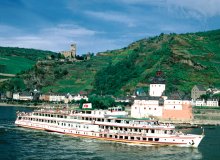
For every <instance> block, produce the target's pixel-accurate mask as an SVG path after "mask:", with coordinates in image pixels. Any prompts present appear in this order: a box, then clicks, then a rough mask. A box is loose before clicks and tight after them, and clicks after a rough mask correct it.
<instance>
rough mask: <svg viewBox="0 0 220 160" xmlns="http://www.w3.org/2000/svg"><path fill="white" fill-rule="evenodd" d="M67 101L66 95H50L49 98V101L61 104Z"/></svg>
mask: <svg viewBox="0 0 220 160" xmlns="http://www.w3.org/2000/svg"><path fill="white" fill-rule="evenodd" d="M64 100H65V96H64V95H50V96H49V101H50V102H61V101H64Z"/></svg>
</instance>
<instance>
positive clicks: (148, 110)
mask: <svg viewBox="0 0 220 160" xmlns="http://www.w3.org/2000/svg"><path fill="white" fill-rule="evenodd" d="M162 114H163V106H159V100H134V104H133V105H132V106H131V116H132V117H135V118H142V117H150V116H157V117H161V116H162Z"/></svg>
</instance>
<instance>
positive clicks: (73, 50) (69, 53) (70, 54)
mask: <svg viewBox="0 0 220 160" xmlns="http://www.w3.org/2000/svg"><path fill="white" fill-rule="evenodd" d="M60 53H61V54H62V55H64V57H65V58H69V59H75V58H76V44H75V43H73V44H71V45H70V51H61V52H60Z"/></svg>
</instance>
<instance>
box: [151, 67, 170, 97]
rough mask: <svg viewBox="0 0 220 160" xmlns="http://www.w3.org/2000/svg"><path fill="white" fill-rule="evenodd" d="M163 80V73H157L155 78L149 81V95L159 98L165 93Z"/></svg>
mask: <svg viewBox="0 0 220 160" xmlns="http://www.w3.org/2000/svg"><path fill="white" fill-rule="evenodd" d="M165 87H166V84H165V79H164V78H163V72H162V71H157V72H156V75H155V77H154V78H153V79H152V80H151V83H150V93H149V95H150V96H152V97H161V96H162V94H163V92H164V91H165Z"/></svg>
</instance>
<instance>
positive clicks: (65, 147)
mask: <svg viewBox="0 0 220 160" xmlns="http://www.w3.org/2000/svg"><path fill="white" fill-rule="evenodd" d="M17 111H31V109H28V108H19V107H0V160H7V159H10V160H11V159H12V160H16V159H18V160H32V159H33V160H35V159H39V160H41V159H45V160H47V159H48V160H49V159H50V160H51V159H54V160H55V159H57V160H59V159H73V160H78V159H81V160H84V159H88V160H113V159H117V160H126V159H129V160H141V159H147V160H151V159H153V160H158V159H162V160H167V159H169V160H173V159H178V160H180V159H186V160H187V159H189V160H191V159H205V160H208V159H210V160H215V159H216V160H220V127H219V126H217V127H205V134H206V137H205V138H204V139H203V141H202V142H201V144H200V146H199V148H198V149H193V148H184V147H152V146H137V145H127V144H120V143H112V142H104V141H99V140H91V139H85V138H75V137H70V136H66V135H61V134H55V133H48V132H44V131H35V130H31V129H24V128H20V127H16V126H15V125H14V121H15V119H16V112H17ZM188 131H189V130H188ZM190 132H191V133H201V129H198V128H197V129H192V130H190Z"/></svg>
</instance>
